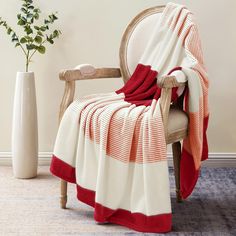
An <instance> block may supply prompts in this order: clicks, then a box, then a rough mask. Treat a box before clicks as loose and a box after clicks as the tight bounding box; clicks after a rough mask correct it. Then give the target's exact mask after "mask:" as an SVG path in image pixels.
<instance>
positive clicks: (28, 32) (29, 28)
mask: <svg viewBox="0 0 236 236" xmlns="http://www.w3.org/2000/svg"><path fill="white" fill-rule="evenodd" d="M25 32H26V34H28V35H29V34H32V33H33V30H32V29H31V27H30V26H28V25H27V26H25Z"/></svg>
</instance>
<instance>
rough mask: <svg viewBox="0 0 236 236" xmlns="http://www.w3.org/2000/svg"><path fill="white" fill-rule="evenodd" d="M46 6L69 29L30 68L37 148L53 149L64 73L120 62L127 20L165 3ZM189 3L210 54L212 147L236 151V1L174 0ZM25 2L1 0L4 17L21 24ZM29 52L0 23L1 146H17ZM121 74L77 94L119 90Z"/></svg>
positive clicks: (133, 0) (75, 0) (80, 0)
mask: <svg viewBox="0 0 236 236" xmlns="http://www.w3.org/2000/svg"><path fill="white" fill-rule="evenodd" d="M35 2H36V3H37V5H38V6H39V7H40V8H41V9H42V11H43V12H46V13H51V11H58V12H59V21H58V22H57V27H59V28H60V29H61V31H62V32H63V35H62V36H61V38H60V39H59V40H58V41H57V42H56V44H55V45H54V46H50V47H49V48H48V51H47V54H46V55H44V56H36V57H35V58H34V63H33V65H32V66H31V70H33V71H34V72H35V73H36V86H37V99H38V119H39V150H40V151H41V152H44V151H45V152H46V151H52V149H53V143H54V139H55V135H56V130H57V116H58V107H59V103H60V99H61V96H62V93H63V83H62V82H61V81H59V80H58V72H59V71H60V69H63V68H72V67H74V66H75V65H77V64H80V63H92V64H94V65H95V66H115V67H117V66H118V65H119V61H118V50H119V44H120V39H121V36H122V33H123V31H124V29H125V26H126V25H127V23H128V22H129V21H130V20H131V19H132V18H133V17H134V16H135V15H136V14H137V13H139V12H140V11H141V10H142V9H145V8H148V7H151V6H154V5H160V4H161V5H162V4H166V3H167V2H168V1H164V0H163V1H160V0H99V1H96V0H70V1H65V0H60V1H58V0H50V1H45V0H39V1H35ZM173 2H177V3H183V4H185V5H187V6H188V7H189V8H190V9H191V10H192V11H193V12H194V13H195V15H196V17H197V19H198V23H199V27H200V33H201V37H202V44H203V48H204V54H205V61H206V64H207V67H208V71H209V77H210V110H211V114H210V127H209V130H208V137H209V146H210V151H211V152H219V153H221V152H222V153H236V125H235V120H236V109H235V100H236V93H235V87H236V78H235V75H236V72H235V71H236V56H235V55H236V28H235V22H236V14H235V9H236V1H235V0H227V1H223V0H198V1H196V0H195V1H194V0H188V1H173ZM20 3H21V1H17V0H0V16H2V17H3V18H5V19H7V20H8V21H9V24H11V25H13V26H15V25H16V23H15V19H16V12H17V11H18V9H19V7H20ZM23 59H24V58H23V55H22V53H21V51H20V50H19V49H15V48H14V46H13V45H12V44H11V43H10V39H9V38H8V37H7V36H6V34H5V32H4V30H3V29H0V69H1V76H0V108H1V113H0V152H8V151H10V150H11V122H12V105H13V94H14V84H15V75H16V72H17V71H22V70H24V60H23ZM121 85H122V81H121V80H120V79H113V80H105V81H102V80H100V81H83V82H79V83H78V95H79V96H82V95H84V94H89V93H93V92H105V91H113V90H115V89H118V88H119V87H120V86H121Z"/></svg>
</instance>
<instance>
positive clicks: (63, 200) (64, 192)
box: [61, 179, 67, 209]
mask: <svg viewBox="0 0 236 236" xmlns="http://www.w3.org/2000/svg"><path fill="white" fill-rule="evenodd" d="M66 202H67V182H66V181H65V180H62V179H61V208H62V209H66Z"/></svg>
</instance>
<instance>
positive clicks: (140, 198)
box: [51, 3, 208, 232]
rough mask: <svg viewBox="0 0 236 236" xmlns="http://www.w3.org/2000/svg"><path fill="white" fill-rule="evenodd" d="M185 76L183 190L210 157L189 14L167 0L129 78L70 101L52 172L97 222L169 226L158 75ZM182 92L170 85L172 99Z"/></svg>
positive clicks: (201, 75) (204, 83)
mask: <svg viewBox="0 0 236 236" xmlns="http://www.w3.org/2000/svg"><path fill="white" fill-rule="evenodd" d="M167 74H174V75H175V76H176V78H177V80H179V81H183V80H188V88H187V91H186V95H185V110H186V112H187V113H188V114H189V120H190V124H189V135H188V138H186V140H184V144H183V150H182V161H181V194H182V197H183V198H186V197H187V196H188V195H189V194H191V192H192V190H193V188H194V186H195V184H196V181H197V178H198V172H199V168H200V164H201V161H202V160H204V159H206V158H207V156H208V149H207V141H206V128H207V121H208V105H207V102H208V101H207V97H208V94H207V93H208V79H207V74H206V70H205V67H204V64H203V58H202V50H201V45H200V39H199V35H198V30H197V26H196V24H195V22H194V19H193V14H192V13H191V12H190V11H189V10H187V9H186V8H185V7H184V6H181V5H177V4H173V3H169V4H167V6H166V7H165V9H164V11H163V13H162V16H161V19H160V20H159V21H158V22H157V25H156V26H155V28H154V29H153V34H152V35H151V36H150V41H149V42H148V43H147V47H146V49H145V52H144V54H143V56H142V58H141V59H140V63H139V64H138V65H137V68H136V70H135V72H134V73H133V75H132V76H131V78H130V80H129V81H128V82H127V83H126V84H125V85H124V87H123V88H121V89H120V90H118V91H116V92H112V93H106V94H94V95H91V96H86V97H83V98H82V99H78V100H76V101H74V102H73V103H72V104H71V105H70V106H69V108H68V109H67V110H66V112H65V114H64V116H63V119H62V121H61V124H60V127H59V131H58V134H57V138H56V143H55V148H54V155H53V158H52V163H51V172H52V173H53V174H54V175H56V176H58V177H60V178H62V179H64V180H66V181H68V182H71V183H75V184H76V186H77V197H78V199H79V200H81V201H82V202H84V203H86V204H88V205H90V206H92V207H94V218H95V220H96V221H98V222H111V223H116V224H120V225H124V226H127V227H130V228H132V229H135V230H137V231H142V232H168V231H170V230H171V218H172V214H171V204H170V187H169V177H168V165H167V158H166V142H165V135H164V128H163V122H162V117H161V112H160V104H159V97H160V93H161V90H160V88H158V86H157V83H156V81H157V78H158V77H160V76H163V75H167ZM182 92H183V91H181V90H180V89H173V92H172V99H173V100H175V99H176V98H177V97H178V96H179V95H180V94H181V93H182Z"/></svg>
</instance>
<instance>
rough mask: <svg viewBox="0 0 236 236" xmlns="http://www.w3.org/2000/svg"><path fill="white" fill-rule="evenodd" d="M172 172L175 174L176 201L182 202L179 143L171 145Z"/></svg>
mask: <svg viewBox="0 0 236 236" xmlns="http://www.w3.org/2000/svg"><path fill="white" fill-rule="evenodd" d="M172 151H173V161H174V172H175V186H176V201H177V202H182V198H181V193H180V160H181V143H180V142H176V143H173V144H172Z"/></svg>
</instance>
